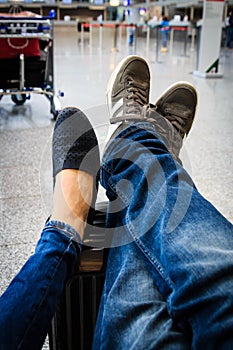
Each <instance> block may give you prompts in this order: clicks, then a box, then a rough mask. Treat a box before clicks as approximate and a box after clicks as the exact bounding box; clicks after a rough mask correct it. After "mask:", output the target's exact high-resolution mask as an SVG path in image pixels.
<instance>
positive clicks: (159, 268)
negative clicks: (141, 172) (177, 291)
mask: <svg viewBox="0 0 233 350" xmlns="http://www.w3.org/2000/svg"><path fill="white" fill-rule="evenodd" d="M103 168H104V170H106V171H107V172H108V173H109V174H110V175H112V172H111V171H110V169H109V168H108V167H107V166H106V165H103ZM108 187H110V188H111V190H112V191H113V192H114V193H117V195H118V196H119V197H120V198H121V199H122V201H123V202H124V201H125V202H126V203H127V198H126V197H125V195H124V193H122V192H121V191H120V190H118V191H116V188H115V185H114V184H113V182H112V181H111V179H109V182H108ZM126 223H127V225H126V227H127V230H128V232H129V234H130V235H131V237H133V239H134V241H135V243H136V244H137V245H138V247H139V249H140V250H141V251H142V253H143V255H144V256H145V257H146V258H147V259H148V260H149V261H150V263H151V264H152V266H153V267H154V268H155V269H156V271H157V272H158V273H159V275H160V276H161V277H162V279H163V281H164V282H165V283H166V284H167V286H168V287H169V288H171V289H172V290H173V289H174V284H173V282H172V281H171V280H170V279H169V277H168V276H167V275H166V273H165V270H164V268H163V267H162V265H161V264H160V263H159V261H158V260H157V259H155V258H154V257H153V256H152V255H151V254H150V253H149V252H148V250H147V249H146V247H145V245H144V244H143V243H142V242H141V241H140V239H138V238H137V237H136V236H135V235H134V233H133V231H134V229H133V226H132V224H131V222H130V219H129V217H128V214H126Z"/></svg>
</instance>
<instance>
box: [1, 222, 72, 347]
mask: <svg viewBox="0 0 233 350" xmlns="http://www.w3.org/2000/svg"><path fill="white" fill-rule="evenodd" d="M73 231H74V229H73V228H72V227H70V226H69V225H67V224H64V223H62V222H58V221H49V222H48V223H47V224H46V225H45V227H44V229H43V231H42V234H41V238H40V240H39V242H38V244H37V246H36V249H35V252H34V254H33V255H32V256H31V257H30V258H29V259H28V261H27V262H26V263H25V265H24V266H23V267H22V269H21V270H20V272H19V273H18V274H17V275H16V276H15V278H14V279H13V280H12V282H11V284H10V285H9V287H8V288H7V289H6V291H5V292H4V293H3V295H2V296H1V298H0V349H1V350H6V349H7V350H16V349H23V350H26V349H28V350H31V349H41V348H42V345H43V342H44V340H45V337H46V334H47V332H48V330H49V327H50V322H51V319H52V317H53V315H54V313H55V309H56V305H57V302H58V301H59V298H60V296H61V294H62V291H63V289H64V286H65V283H66V281H67V279H68V278H69V276H70V275H71V274H72V271H73V269H74V266H75V264H76V263H77V247H76V245H75V244H74V243H73V241H72V239H71V236H72V233H73ZM67 233H68V235H67ZM76 235H77V233H76Z"/></svg>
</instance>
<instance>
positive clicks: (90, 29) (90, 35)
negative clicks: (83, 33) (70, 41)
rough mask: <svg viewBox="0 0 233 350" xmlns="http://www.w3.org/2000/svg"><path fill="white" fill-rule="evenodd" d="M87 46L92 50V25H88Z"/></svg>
mask: <svg viewBox="0 0 233 350" xmlns="http://www.w3.org/2000/svg"><path fill="white" fill-rule="evenodd" d="M89 46H90V48H91V49H92V24H91V23H90V25H89Z"/></svg>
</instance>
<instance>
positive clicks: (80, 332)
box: [49, 202, 108, 350]
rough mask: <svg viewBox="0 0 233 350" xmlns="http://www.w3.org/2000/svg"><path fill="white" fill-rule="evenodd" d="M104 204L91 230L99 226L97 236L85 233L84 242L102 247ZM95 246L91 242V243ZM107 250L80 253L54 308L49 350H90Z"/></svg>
mask: <svg viewBox="0 0 233 350" xmlns="http://www.w3.org/2000/svg"><path fill="white" fill-rule="evenodd" d="M106 209H107V202H103V203H100V204H98V205H97V207H96V214H95V218H94V222H93V224H94V227H95V226H98V227H101V228H102V230H101V233H99V232H98V237H97V236H96V235H95V231H94V230H93V231H91V232H87V236H88V237H86V240H88V241H89V242H90V241H91V240H93V242H95V241H96V240H98V246H100V245H101V244H100V242H101V240H102V242H103V245H102V246H103V247H104V246H105V245H104V244H105V238H106V237H105V217H106ZM94 245H95V243H94ZM107 255H108V249H105V248H92V249H87V250H84V251H83V252H82V253H81V254H80V261H79V264H78V265H79V266H78V268H77V271H76V273H75V274H74V275H73V276H72V277H71V279H70V280H69V281H68V282H67V285H66V288H65V291H64V293H63V296H62V298H61V301H60V303H59V304H58V306H57V311H56V314H55V316H54V318H53V320H52V325H51V331H50V333H49V346H50V349H51V350H90V349H91V347H92V340H93V335H94V330H95V323H96V318H97V314H98V308H99V304H100V299H101V294H102V289H103V285H104V278H105V267H106V260H107Z"/></svg>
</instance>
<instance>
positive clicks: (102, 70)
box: [0, 27, 233, 292]
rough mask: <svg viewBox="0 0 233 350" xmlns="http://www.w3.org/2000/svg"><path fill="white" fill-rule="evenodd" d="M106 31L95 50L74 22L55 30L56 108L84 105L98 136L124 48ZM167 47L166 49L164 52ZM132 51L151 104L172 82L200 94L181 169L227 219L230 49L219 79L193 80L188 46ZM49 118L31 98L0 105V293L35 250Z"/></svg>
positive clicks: (230, 212)
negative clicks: (139, 60)
mask: <svg viewBox="0 0 233 350" xmlns="http://www.w3.org/2000/svg"><path fill="white" fill-rule="evenodd" d="M112 34H113V33H112V32H111V29H106V32H104V36H103V46H102V50H100V49H99V47H98V46H99V41H98V38H99V37H98V33H97V32H96V31H94V33H93V39H92V45H93V46H92V47H90V46H89V42H88V37H87V34H85V42H84V46H82V45H80V44H79V42H78V37H79V35H78V33H77V31H76V28H75V27H56V30H55V84H56V88H57V90H58V89H60V90H62V91H64V93H65V96H64V97H63V98H62V99H61V102H62V105H63V106H66V105H76V106H78V107H80V108H82V109H84V110H85V111H86V112H87V114H88V115H89V116H90V118H91V120H92V122H93V124H94V125H95V126H96V129H97V132H98V135H99V137H100V140H102V139H103V135H105V134H106V132H107V129H108V116H107V113H106V106H105V105H104V103H105V98H104V96H105V87H106V83H107V80H108V77H109V74H110V73H111V71H112V70H113V68H114V67H115V65H116V63H117V62H118V61H119V60H120V59H121V58H122V57H124V56H125V55H127V54H129V53H134V52H133V51H132V50H131V52H130V51H129V50H128V48H127V45H126V42H125V38H124V37H122V39H121V43H119V45H118V49H119V50H118V51H117V52H112V50H111V48H112V47H113V37H112ZM171 51H172V52H171ZM136 53H137V54H139V55H143V56H145V57H146V58H147V59H148V62H149V63H150V67H151V75H152V85H151V101H152V102H153V101H154V100H155V99H156V98H157V97H158V96H159V95H160V94H161V93H162V92H163V90H164V89H165V88H167V87H168V86H169V85H170V84H171V83H174V82H176V81H177V80H188V81H189V82H192V83H194V85H195V86H196V87H197V89H198V91H199V106H198V112H197V116H196V121H195V124H194V126H193V130H192V132H191V133H190V136H189V138H188V139H187V141H186V143H185V148H184V152H183V157H184V164H185V167H186V168H187V169H188V170H189V171H190V173H191V174H192V176H193V179H194V181H195V183H196V185H197V187H198V188H199V190H200V191H201V193H202V194H203V195H204V196H205V197H206V198H207V199H208V200H210V201H211V202H212V203H213V204H214V205H215V206H216V207H217V208H218V209H219V210H220V211H221V212H222V213H223V215H225V216H226V217H227V218H228V219H229V220H231V221H232V222H233V208H232V204H233V201H232V198H233V177H232V171H233V157H232V151H233V137H232V134H233V95H232V91H233V52H225V51H224V50H223V52H222V54H221V67H220V68H221V70H222V71H223V73H224V77H223V78H222V79H208V80H207V79H203V78H197V77H195V76H194V75H193V74H192V71H193V70H194V69H195V57H196V54H195V51H193V50H190V44H189V45H188V47H187V52H186V54H187V55H186V56H184V55H183V53H184V50H183V43H181V42H174V46H173V48H172V50H171V49H170V53H166V54H161V53H159V56H158V57H156V54H155V53H156V48H155V39H152V40H151V42H150V50H149V51H148V50H146V40H145V38H140V39H138V41H137V48H136ZM52 127H53V122H52V121H51V115H50V113H49V103H48V101H47V100H46V99H45V97H44V96H39V95H37V96H36V95H34V96H32V98H31V100H30V101H27V102H26V103H25V105H24V106H22V107H16V106H14V105H13V103H12V102H11V100H10V98H8V97H4V98H3V99H2V100H1V103H0V149H1V156H0V210H1V217H0V247H1V249H0V266H1V269H0V271H1V272H0V274H1V278H0V291H1V292H2V291H3V290H4V289H5V288H6V286H7V285H8V283H9V281H10V280H11V278H12V277H13V276H14V275H15V273H16V272H17V271H18V269H19V267H20V266H22V264H23V263H24V262H25V261H26V259H27V258H28V256H29V254H31V253H32V252H33V250H34V247H35V244H36V241H37V239H38V238H39V235H40V230H41V228H42V226H43V224H44V221H45V219H46V218H47V215H48V214H49V212H50V197H51V192H52V180H51V162H50V143H51V132H52Z"/></svg>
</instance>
